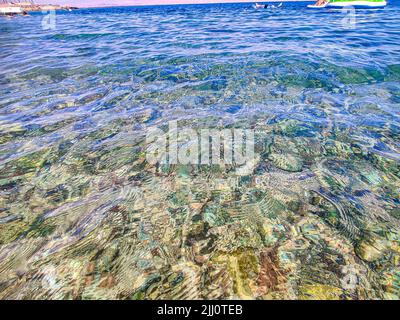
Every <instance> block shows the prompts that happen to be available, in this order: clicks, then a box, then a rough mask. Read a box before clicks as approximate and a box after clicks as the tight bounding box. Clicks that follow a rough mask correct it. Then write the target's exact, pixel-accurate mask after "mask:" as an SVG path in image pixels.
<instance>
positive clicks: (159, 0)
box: [35, 0, 262, 7]
mask: <svg viewBox="0 0 400 320" xmlns="http://www.w3.org/2000/svg"><path fill="white" fill-rule="evenodd" d="M35 2H36V3H45V4H68V5H73V6H77V7H96V6H97V7H99V6H118V5H119V6H135V5H155V4H186V3H221V2H253V3H254V2H256V1H255V0H36V1H35ZM259 2H262V1H261V0H259Z"/></svg>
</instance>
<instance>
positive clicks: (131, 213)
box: [0, 1, 400, 299]
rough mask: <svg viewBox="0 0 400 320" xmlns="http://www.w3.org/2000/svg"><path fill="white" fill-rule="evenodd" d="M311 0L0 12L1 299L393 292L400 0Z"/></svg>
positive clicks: (399, 150) (397, 235)
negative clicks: (246, 147)
mask: <svg viewBox="0 0 400 320" xmlns="http://www.w3.org/2000/svg"><path fill="white" fill-rule="evenodd" d="M307 4H310V2H292V3H290V2H285V3H283V5H282V6H281V7H279V8H272V7H269V8H267V9H265V10H256V9H255V8H253V5H252V4H250V3H247V4H212V5H175V6H147V7H115V8H101V9H79V10H74V11H71V12H68V11H62V12H56V14H55V15H54V14H53V13H51V12H44V13H41V12H38V13H31V14H30V15H29V16H17V17H13V18H6V17H1V16H0V299H399V298H400V4H399V2H398V1H397V2H396V1H389V5H388V6H387V7H386V8H385V9H380V10H356V11H354V10H350V9H349V10H325V9H323V10H312V9H307V7H306V6H307ZM274 5H275V6H277V5H278V3H274ZM171 121H176V122H177V124H178V131H179V130H182V129H194V130H199V129H216V130H227V129H228V130H230V129H232V128H236V129H246V130H253V132H254V139H255V140H254V150H255V158H254V159H253V162H252V169H251V170H250V171H247V172H246V174H238V171H237V169H238V168H237V166H236V165H235V163H231V164H229V165H204V164H201V165H197V164H182V163H181V164H179V163H178V164H173V163H172V164H171V163H169V164H168V163H167V164H152V163H150V162H149V161H148V159H147V158H146V155H147V154H148V152H149V146H148V145H147V144H146V133H147V132H148V131H149V130H150V129H155V128H158V129H162V130H167V127H168V124H169V123H170V122H171ZM180 143H182V144H185V143H188V144H190V142H187V141H186V142H185V141H180ZM239 169H240V168H239Z"/></svg>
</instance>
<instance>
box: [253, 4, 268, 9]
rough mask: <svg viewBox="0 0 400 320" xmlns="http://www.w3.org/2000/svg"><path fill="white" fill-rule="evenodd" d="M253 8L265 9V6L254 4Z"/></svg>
mask: <svg viewBox="0 0 400 320" xmlns="http://www.w3.org/2000/svg"><path fill="white" fill-rule="evenodd" d="M254 8H256V9H265V4H259V3H256V4H254Z"/></svg>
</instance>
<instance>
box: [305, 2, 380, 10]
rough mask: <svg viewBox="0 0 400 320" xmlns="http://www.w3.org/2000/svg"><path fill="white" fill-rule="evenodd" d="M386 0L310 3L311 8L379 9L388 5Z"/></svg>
mask: <svg viewBox="0 0 400 320" xmlns="http://www.w3.org/2000/svg"><path fill="white" fill-rule="evenodd" d="M386 5H387V2H386V1H338V2H329V3H327V4H326V5H324V6H316V5H313V4H311V5H308V6H307V7H308V8H310V9H324V8H330V9H343V8H350V7H352V8H355V9H379V8H384V7H386Z"/></svg>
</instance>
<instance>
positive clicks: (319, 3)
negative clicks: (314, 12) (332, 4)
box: [315, 0, 329, 7]
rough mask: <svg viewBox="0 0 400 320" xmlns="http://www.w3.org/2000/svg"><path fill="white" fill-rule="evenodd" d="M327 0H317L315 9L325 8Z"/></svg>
mask: <svg viewBox="0 0 400 320" xmlns="http://www.w3.org/2000/svg"><path fill="white" fill-rule="evenodd" d="M328 2H329V0H318V1H317V3H316V4H315V6H316V7H323V6H325V5H326V4H327V3H328Z"/></svg>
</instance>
